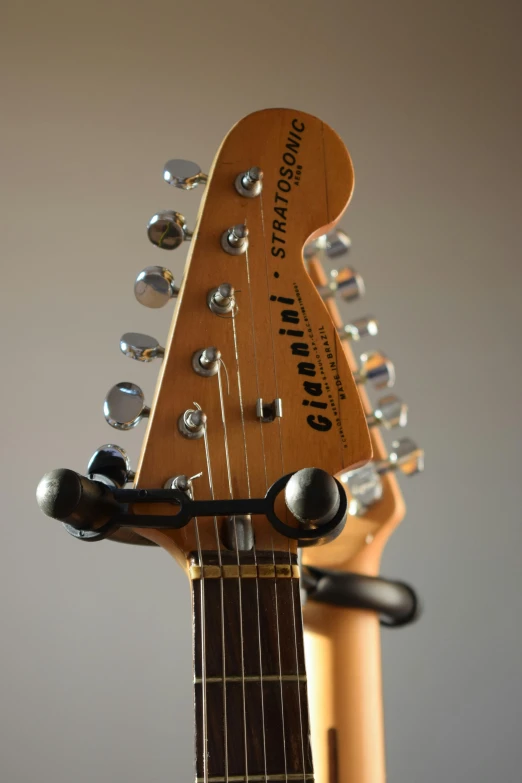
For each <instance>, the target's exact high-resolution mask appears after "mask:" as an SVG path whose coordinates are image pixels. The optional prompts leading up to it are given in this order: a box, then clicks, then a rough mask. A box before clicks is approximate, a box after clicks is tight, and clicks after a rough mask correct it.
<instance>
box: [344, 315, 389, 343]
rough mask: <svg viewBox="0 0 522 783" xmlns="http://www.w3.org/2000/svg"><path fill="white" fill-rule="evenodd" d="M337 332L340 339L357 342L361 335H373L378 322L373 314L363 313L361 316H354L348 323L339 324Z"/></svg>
mask: <svg viewBox="0 0 522 783" xmlns="http://www.w3.org/2000/svg"><path fill="white" fill-rule="evenodd" d="M338 332H339V337H340V338H341V340H353V341H354V342H357V340H360V339H361V338H362V337H375V335H376V334H377V333H378V332H379V323H378V321H377V320H376V319H375V318H374V317H373V315H365V316H364V317H363V318H355V319H354V320H353V321H351V322H350V323H349V324H345V325H344V326H341V328H340V329H339V330H338Z"/></svg>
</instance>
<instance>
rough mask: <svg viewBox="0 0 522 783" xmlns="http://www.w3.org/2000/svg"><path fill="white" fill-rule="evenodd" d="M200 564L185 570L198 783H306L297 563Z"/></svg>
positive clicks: (279, 556) (249, 557)
mask: <svg viewBox="0 0 522 783" xmlns="http://www.w3.org/2000/svg"><path fill="white" fill-rule="evenodd" d="M202 561H203V564H204V568H203V573H202V572H201V568H200V563H199V559H198V557H197V556H196V557H194V560H193V563H194V566H193V567H192V568H191V576H192V588H193V608H194V672H195V680H194V681H195V686H194V687H195V713H196V770H197V772H196V774H197V781H198V783H207V782H208V783H221V782H222V783H226V782H227V781H230V782H231V783H235V782H236V781H252V783H255V781H260V782H261V783H262V781H265V780H269V781H277V782H278V783H279V781H281V783H285V781H296V780H298V781H310V780H313V768H312V756H311V749H310V742H309V724H308V701H307V690H306V674H305V662H304V649H303V627H302V617H301V602H300V595H299V578H298V568H297V564H296V563H297V561H296V557H295V556H294V555H292V556H290V555H289V554H288V553H281V552H276V553H275V554H274V553H273V552H257V553H256V556H255V557H254V555H253V554H252V553H251V552H248V553H246V552H241V553H240V556H239V563H240V565H239V567H238V557H237V554H236V553H232V552H222V553H221V566H220V565H219V561H218V558H217V555H216V553H207V552H203V553H202ZM238 573H240V574H241V575H240V576H238ZM203 618H204V623H203Z"/></svg>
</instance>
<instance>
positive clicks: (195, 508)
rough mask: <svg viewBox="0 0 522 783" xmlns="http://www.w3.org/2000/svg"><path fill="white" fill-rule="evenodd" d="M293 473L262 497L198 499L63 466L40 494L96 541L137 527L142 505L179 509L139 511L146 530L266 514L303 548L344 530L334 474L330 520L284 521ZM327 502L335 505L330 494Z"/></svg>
mask: <svg viewBox="0 0 522 783" xmlns="http://www.w3.org/2000/svg"><path fill="white" fill-rule="evenodd" d="M308 470H312V471H315V470H316V469H315V468H312V469H308ZM298 473H301V471H298ZM294 475H296V474H294V473H288V474H287V475H286V476H282V477H281V478H280V479H278V480H277V481H275V482H274V483H273V484H272V486H271V487H270V488H269V489H268V491H267V493H266V495H265V496H264V497H262V498H237V499H232V498H228V499H227V500H193V499H191V498H189V497H188V496H187V495H186V494H185V492H182V491H180V490H179V489H117V488H116V489H111V488H110V487H108V486H106V485H104V484H102V483H101V482H98V481H91V480H90V479H88V478H86V477H85V476H79V475H78V474H77V473H74V472H73V471H72V470H61V471H60V470H59V471H52V473H50V474H47V475H46V476H44V478H43V479H42V481H41V482H40V485H39V487H38V491H37V497H38V503H39V505H40V508H41V509H42V511H43V512H44V513H45V514H47V516H50V517H53V518H54V519H58V520H60V521H61V522H66V523H67V524H70V525H72V526H73V527H74V528H75V529H77V530H80V529H81V530H83V531H87V532H90V531H95V533H96V537H95V538H94V537H93V539H92V540H100V539H101V538H106V537H107V536H109V535H113V534H115V535H119V532H120V531H118V528H127V527H131V528H133V527H135V526H136V515H135V514H134V513H132V512H131V511H130V510H129V506H133V505H135V504H137V503H162V504H164V503H172V504H174V505H175V506H177V507H179V508H178V510H177V512H176V513H175V514H172V515H169V516H167V515H163V514H157V515H156V514H140V515H139V517H140V519H139V522H140V528H143V529H146V528H154V529H158V530H179V529H181V528H182V527H185V525H186V524H188V522H190V520H191V519H193V518H194V517H215V516H217V517H227V516H235V517H237V516H241V515H250V516H254V515H261V516H265V517H267V519H268V520H269V522H270V524H271V525H272V527H273V528H274V529H275V530H276V531H277V532H278V533H280V534H281V535H283V536H286V537H287V538H291V539H293V540H296V541H297V542H298V545H299V546H311V545H313V544H318V543H325V542H326V541H329V540H331V538H333V537H335V536H336V535H338V534H339V533H340V532H341V531H342V529H343V527H344V524H345V521H346V509H347V498H346V493H345V492H344V490H343V487H342V484H340V483H339V481H337V479H335V478H333V481H334V482H335V484H336V486H337V493H338V498H339V507H338V510H337V512H336V513H335V514H334V515H333V516H332V517H331V519H329V520H327V521H326V522H324V524H321V525H319V526H314V525H310V526H308V527H295V526H293V525H288V524H286V523H285V522H283V521H282V520H280V519H279V517H278V516H277V514H276V512H275V502H276V500H277V497H278V495H279V494H280V493H281V492H282V491H283V490H284V489H285V487H286V485H287V484H288V482H289V481H290V479H291V478H292V477H293V476H294ZM298 483H299V482H298ZM325 500H327V502H328V504H329V505H330V506H331V503H330V500H331V493H329V494H328V495H327V497H326V498H325Z"/></svg>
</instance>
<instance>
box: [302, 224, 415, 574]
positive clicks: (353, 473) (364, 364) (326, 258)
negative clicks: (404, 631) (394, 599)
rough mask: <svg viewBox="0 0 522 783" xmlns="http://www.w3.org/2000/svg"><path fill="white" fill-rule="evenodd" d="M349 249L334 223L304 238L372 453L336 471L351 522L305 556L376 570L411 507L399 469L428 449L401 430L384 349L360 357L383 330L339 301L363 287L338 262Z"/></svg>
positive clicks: (406, 469)
mask: <svg viewBox="0 0 522 783" xmlns="http://www.w3.org/2000/svg"><path fill="white" fill-rule="evenodd" d="M350 249H351V240H350V239H349V237H348V236H347V235H346V234H345V233H344V232H343V231H341V230H338V229H334V230H332V231H331V232H330V233H328V234H325V235H324V236H322V237H319V238H317V239H316V240H315V241H313V242H311V243H310V244H309V245H307V247H306V248H305V259H306V262H307V265H308V271H309V274H310V277H311V279H312V280H313V282H314V283H315V284H316V286H317V288H318V290H319V292H320V293H321V295H322V297H323V299H324V301H325V305H326V307H327V309H328V312H329V313H330V317H331V319H332V322H333V324H334V326H335V328H336V329H337V332H338V334H339V336H340V338H341V341H342V346H343V350H344V353H345V356H346V359H347V361H348V363H349V365H350V367H351V369H352V371H353V373H354V377H355V379H356V382H357V388H358V390H359V395H360V399H361V402H362V405H363V408H364V411H365V416H366V421H367V424H368V427H369V430H370V439H371V442H372V451H373V459H372V460H371V461H370V462H369V463H367V464H366V465H365V466H363V467H362V468H359V469H355V470H350V471H344V472H343V473H342V474H341V475H340V476H339V478H340V480H341V482H342V483H343V485H344V487H345V489H346V492H347V494H348V498H349V502H348V509H349V515H350V519H349V524H348V525H346V527H345V529H344V530H343V532H342V533H341V535H340V536H339V538H337V539H336V541H335V542H334V543H333V544H332V546H330V547H328V549H327V550H326V549H322V550H319V549H316V550H313V551H312V550H309V551H306V552H304V555H303V561H304V563H306V564H308V565H311V566H316V567H321V568H327V569H328V568H332V569H336V570H341V571H349V570H356V571H360V572H362V573H366V574H369V575H376V574H377V573H378V571H379V564H380V558H381V554H382V550H383V548H384V546H385V544H386V542H387V540H388V538H389V537H390V535H391V534H392V532H393V531H394V530H395V528H396V527H397V525H398V524H399V523H400V522H401V521H402V519H403V517H404V514H405V511H406V508H405V503H404V499H403V496H402V492H401V489H400V486H399V483H398V481H397V478H396V475H397V473H399V474H401V473H402V474H403V475H406V476H412V475H415V474H416V473H419V472H421V471H422V470H423V469H424V452H423V450H422V449H420V448H419V447H418V446H417V444H416V443H415V442H414V441H413V440H411V438H409V437H404V436H401V435H400V434H398V433H400V430H401V428H403V427H405V426H406V424H407V419H408V408H407V405H406V404H405V403H404V402H403V401H402V400H401V399H400V398H399V397H397V396H396V395H395V394H393V393H392V392H391V391H390V390H391V389H392V387H393V386H394V385H395V368H394V365H393V363H392V362H391V361H390V359H389V358H388V357H387V356H386V354H384V353H382V352H381V351H380V350H370V349H368V350H366V351H365V352H364V353H361V354H360V355H359V356H358V357H357V356H356V352H355V348H356V346H357V347H358V346H359V345H360V344H361V342H362V344H363V345H364V344H365V343H366V344H367V343H368V340H367V339H366V338H373V337H375V336H376V335H377V334H378V331H379V326H378V322H377V320H376V319H375V318H374V317H373V316H370V315H366V316H363V317H359V318H354V319H353V320H352V321H350V322H349V323H344V321H343V318H342V316H341V313H340V311H339V308H338V306H337V301H336V298H335V297H336V295H337V296H339V297H340V298H341V299H342V300H344V301H345V302H348V303H351V302H354V301H356V300H358V299H359V298H360V297H362V296H363V295H364V293H365V287H364V283H363V280H362V278H361V276H360V275H359V273H358V272H356V271H355V270H354V269H353V268H352V267H351V266H347V267H344V268H341V269H337V268H333V266H337V265H338V263H339V262H340V261H341V260H342V258H343V257H344V256H346V255H347V254H348V253H349V252H350ZM329 267H330V268H329ZM368 387H370V388H371V389H372V391H373V392H375V395H374V396H375V397H377V400H376V404H372V402H371V401H370V395H369V393H368V391H367V389H368ZM384 432H386V433H388V432H389V433H390V435H391V436H392V438H391V440H392V443H391V448H388V446H387V445H386V443H385V440H384V437H383V433H384ZM393 436H394V437H393Z"/></svg>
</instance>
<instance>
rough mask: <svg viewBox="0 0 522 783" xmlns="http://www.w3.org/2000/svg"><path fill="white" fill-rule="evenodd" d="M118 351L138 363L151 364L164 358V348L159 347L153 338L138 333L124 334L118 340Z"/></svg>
mask: <svg viewBox="0 0 522 783" xmlns="http://www.w3.org/2000/svg"><path fill="white" fill-rule="evenodd" d="M120 350H121V352H122V353H123V354H124V355H125V356H128V357H129V358H130V359H136V361H138V362H151V361H152V360H153V359H162V358H163V357H164V356H165V348H162V347H161V345H160V344H159V342H158V341H157V340H156V338H155V337H150V335H148V334H140V332H125V334H124V335H123V336H122V338H121V339H120Z"/></svg>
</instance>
